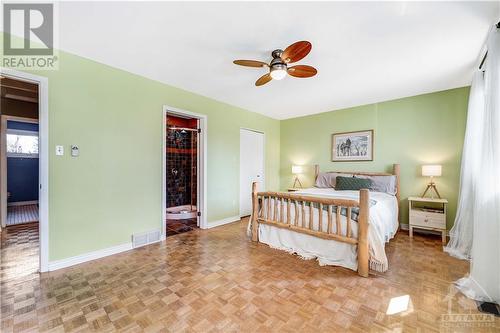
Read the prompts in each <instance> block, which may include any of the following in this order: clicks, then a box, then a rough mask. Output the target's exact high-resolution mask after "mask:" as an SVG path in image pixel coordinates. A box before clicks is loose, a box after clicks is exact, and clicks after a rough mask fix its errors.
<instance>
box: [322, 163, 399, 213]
mask: <svg viewBox="0 0 500 333" xmlns="http://www.w3.org/2000/svg"><path fill="white" fill-rule="evenodd" d="M330 172H332V173H333V172H336V173H348V174H351V175H363V176H396V199H397V200H398V206H399V203H400V199H401V197H400V196H401V191H400V177H399V164H393V165H392V173H388V172H365V171H327V173H330ZM318 175H319V165H318V164H316V165H315V166H314V181H315V182H316V179H317V178H318ZM398 219H399V218H398Z"/></svg>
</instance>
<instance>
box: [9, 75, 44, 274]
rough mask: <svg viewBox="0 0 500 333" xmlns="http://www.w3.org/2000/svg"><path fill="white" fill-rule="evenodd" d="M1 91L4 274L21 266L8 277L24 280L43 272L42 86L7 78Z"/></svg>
mask: <svg viewBox="0 0 500 333" xmlns="http://www.w3.org/2000/svg"><path fill="white" fill-rule="evenodd" d="M0 86H1V94H0V97H1V101H0V102H1V114H0V144H1V147H0V201H1V205H0V223H1V228H2V242H5V244H2V245H3V246H2V258H3V259H4V260H3V263H6V265H7V266H6V267H2V269H7V270H8V267H10V266H9V265H11V264H12V262H15V265H14V266H15V267H17V268H16V270H17V271H16V274H10V273H9V272H7V271H6V272H4V273H5V274H6V275H8V276H9V278H24V277H29V276H31V275H34V274H37V273H38V271H40V260H39V257H40V252H39V243H40V241H39V230H40V226H39V216H40V214H39V184H40V180H39V174H40V172H39V169H40V163H39V160H40V158H39V85H38V83H35V82H27V81H23V80H18V79H16V78H14V77H7V76H3V75H2V76H1V77H0ZM9 262H10V264H8V263H9ZM14 266H13V267H14ZM19 275H22V276H19Z"/></svg>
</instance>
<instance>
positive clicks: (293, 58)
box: [233, 40, 318, 86]
mask: <svg viewBox="0 0 500 333" xmlns="http://www.w3.org/2000/svg"><path fill="white" fill-rule="evenodd" d="M311 48H312V44H311V43H310V42H308V41H305V40H303V41H300V42H296V43H293V44H292V45H290V46H288V47H287V48H286V49H285V51H283V50H280V49H277V50H274V51H273V52H272V53H271V55H272V56H273V60H271V62H270V63H269V64H267V63H265V62H263V61H257V60H235V61H233V63H234V64H236V65H240V66H247V67H269V73H267V74H264V75H263V76H261V77H260V78H259V79H258V80H257V81H256V82H255V85H256V86H262V85H264V84H266V83H268V82H269V81H271V80H273V79H274V80H282V79H284V78H285V77H286V75H287V74H288V75H291V76H294V77H299V78H304V77H311V76H314V75H316V73H317V72H318V71H317V70H316V68H314V67H312V66H307V65H296V66H291V67H288V64H290V63H292V62H297V61H299V60H301V59H303V58H304V57H305V56H306V55H308V54H309V52H310V51H311Z"/></svg>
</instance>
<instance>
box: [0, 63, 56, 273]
mask: <svg viewBox="0 0 500 333" xmlns="http://www.w3.org/2000/svg"><path fill="white" fill-rule="evenodd" d="M0 74H1V75H2V76H4V77H9V78H12V79H15V80H19V81H24V82H30V83H36V84H38V179H39V192H38V207H39V209H38V216H39V222H38V231H39V239H40V243H39V246H40V272H47V271H48V270H49V269H48V268H49V80H48V78H47V77H44V76H39V75H34V74H30V73H26V72H21V71H18V70H14V69H10V68H3V67H1V68H0ZM5 135H6V134H5V132H4V131H2V135H1V138H0V141H1V142H0V144H1V147H4V145H5V144H6V136H5ZM5 148H6V146H5ZM5 148H2V151H5V150H6V149H5ZM2 153H3V152H2ZM5 157H6V156H5ZM5 166H6V165H5ZM2 174H3V172H2ZM5 176H6V174H5ZM0 182H1V184H0V187H1V190H0V200H1V201H0V202H1V204H2V207H3V206H4V205H3V204H4V201H5V203H7V186H6V185H7V184H6V179H1V180H0ZM4 223H5V221H3V218H2V224H4Z"/></svg>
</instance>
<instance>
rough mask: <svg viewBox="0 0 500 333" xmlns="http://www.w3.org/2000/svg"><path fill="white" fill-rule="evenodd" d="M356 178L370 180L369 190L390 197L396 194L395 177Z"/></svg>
mask: <svg viewBox="0 0 500 333" xmlns="http://www.w3.org/2000/svg"><path fill="white" fill-rule="evenodd" d="M355 177H357V178H368V179H371V181H372V185H371V186H370V190H372V191H376V192H383V193H387V194H391V195H396V193H397V190H398V189H397V184H396V176H394V175H389V176H368V175H356V176H355Z"/></svg>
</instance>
